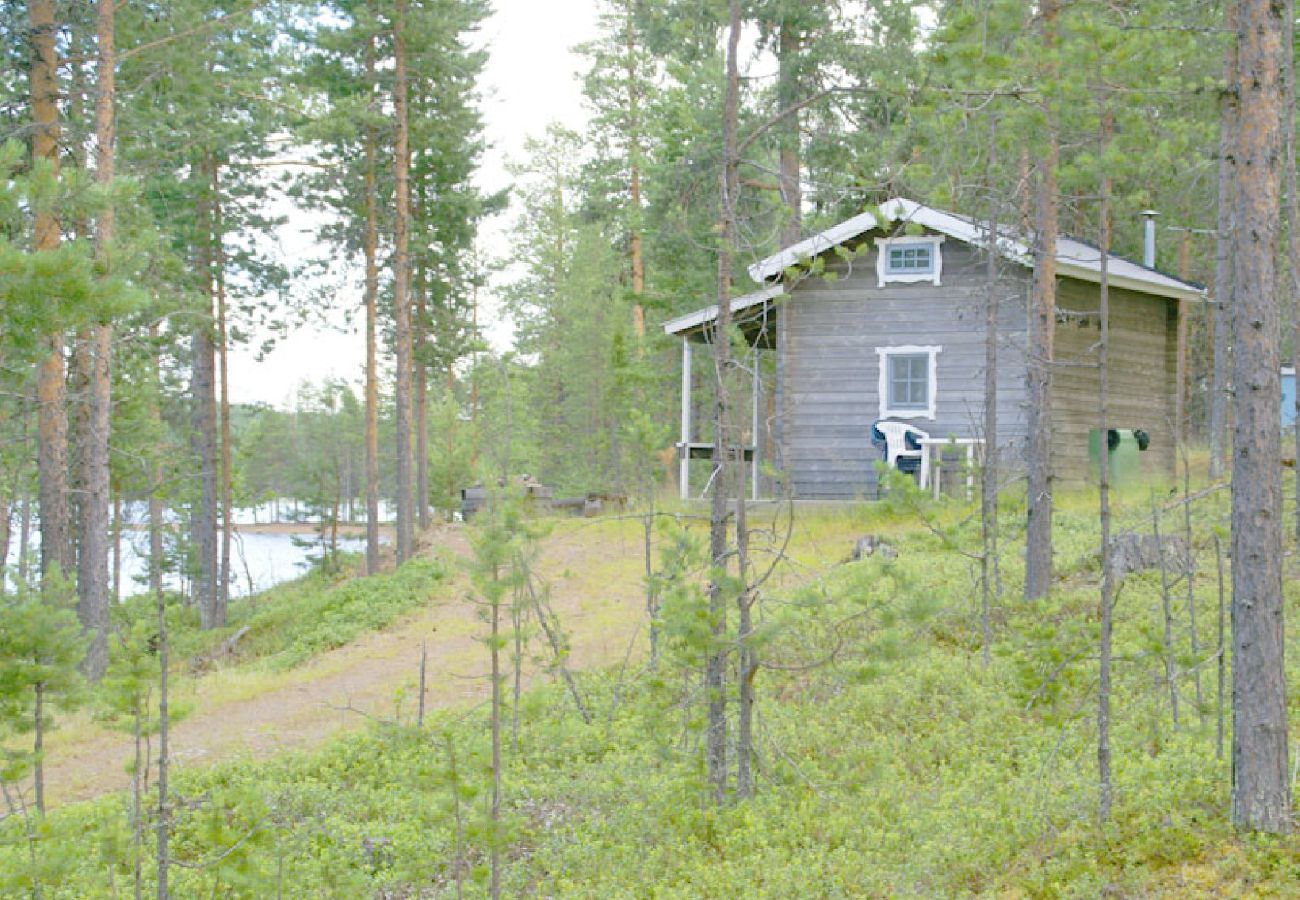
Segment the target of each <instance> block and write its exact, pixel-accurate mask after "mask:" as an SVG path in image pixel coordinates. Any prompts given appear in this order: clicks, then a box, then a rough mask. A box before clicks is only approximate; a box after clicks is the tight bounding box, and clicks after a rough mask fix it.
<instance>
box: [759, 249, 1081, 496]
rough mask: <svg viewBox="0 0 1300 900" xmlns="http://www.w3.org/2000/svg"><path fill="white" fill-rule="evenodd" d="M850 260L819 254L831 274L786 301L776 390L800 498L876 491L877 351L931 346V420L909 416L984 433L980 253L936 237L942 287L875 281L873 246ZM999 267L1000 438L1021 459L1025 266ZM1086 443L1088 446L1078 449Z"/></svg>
mask: <svg viewBox="0 0 1300 900" xmlns="http://www.w3.org/2000/svg"><path fill="white" fill-rule="evenodd" d="M862 246H863V247H869V248H870V250H869V251H867V252H863V253H862V254H861V255H860V256H856V257H855V258H854V259H853V260H852V261H851V262H847V261H844V260H835V261H834V262H830V261H829V260H830V259H833V257H828V264H827V270H828V271H830V272H832V273H834V280H827V279H825V278H822V277H818V276H813V277H810V278H807V279H806V280H804V281H803V282H801V283H800V284H798V285H797V286H795V287H794V288H793V291H792V293H791V295H790V296H789V297H788V298H787V299H786V300H785V301H784V303H785V304H786V308H785V310H784V320H785V322H786V323H788V327H789V346H788V357H789V358H788V360H787V362H786V365H785V368H786V371H785V373H783V374H784V377H785V379H786V381H785V386H786V387H787V388H788V390H789V392H790V397H789V401H788V410H789V416H790V423H789V425H790V432H789V435H788V436H787V441H788V448H789V459H788V460H787V461H786V462H785V466H784V468H785V469H786V474H787V477H788V478H789V480H790V484H791V487H792V489H793V492H794V496H795V497H796V498H797V499H802V500H822V499H871V498H874V497H875V496H876V473H875V465H874V464H875V463H876V461H878V460H880V459H881V458H882V456H881V454H880V452H879V451H877V450H876V449H875V447H873V446H872V444H871V426H872V423H874V422H875V421H876V420H877V419H878V418H879V397H878V394H877V391H878V388H877V385H878V381H879V372H880V369H879V366H880V357H879V356H878V355H877V354H876V348H877V347H887V346H902V345H909V344H911V345H919V346H929V345H938V346H941V347H942V348H943V349H942V351H941V352H940V353H939V355H938V360H937V370H938V371H937V381H938V390H937V409H936V418H935V419H933V420H931V419H926V418H915V419H907V420H904V421H908V422H910V423H911V424H914V425H915V426H916V427H918V428H920V429H922V430H924V431H927V432H929V433H930V434H931V435H932V436H934V437H946V436H949V435H953V436H957V437H970V436H974V435H977V434H978V433H979V432H980V430H981V429H982V421H983V409H984V317H985V309H986V305H985V304H986V303H987V296H988V289H987V284H986V280H985V271H984V261H983V255H982V254H981V253H980V252H979V251H977V250H975V249H973V248H971V247H969V246H967V245H965V244H962V243H960V242H958V241H955V240H953V239H951V238H950V239H948V240H946V241H945V242H944V243H943V244H942V254H943V270H942V284H941V285H939V286H935V285H933V284H888V285H886V286H884V287H880V286H878V285H877V278H876V249H875V246H874V242H872V241H871V240H870V236H869V237H868V241H867V242H866V243H865V244H863V245H862ZM1001 269H1002V283H1001V284H1000V286H999V290H1000V291H1001V298H1002V299H1001V305H1000V315H999V322H1000V328H999V333H1000V346H999V365H998V413H999V430H1000V434H999V443H1000V445H1002V446H1003V447H1006V446H1007V445H1012V447H1013V448H1014V450H1013V452H1012V453H1011V454H1007V455H1013V456H1015V457H1016V458H1019V457H1020V456H1021V455H1022V454H1023V445H1024V436H1025V407H1024V403H1025V355H1024V346H1025V303H1026V293H1027V290H1028V284H1029V275H1028V272H1027V271H1026V270H1024V269H1023V268H1021V267H1018V266H1014V265H1011V264H1005V265H1003V266H1002V267H1001ZM1085 449H1086V448H1085Z"/></svg>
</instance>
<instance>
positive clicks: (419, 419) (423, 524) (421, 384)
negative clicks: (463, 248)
mask: <svg viewBox="0 0 1300 900" xmlns="http://www.w3.org/2000/svg"><path fill="white" fill-rule="evenodd" d="M425 277H426V272H425V268H424V266H423V265H421V267H420V277H419V278H418V279H416V284H417V286H416V291H415V354H414V355H415V518H416V521H417V522H419V524H420V528H421V529H422V530H423V529H425V528H428V527H429V369H428V362H429V347H428V341H429V318H428V316H429V305H428V302H427V298H428V285H427V283H426V282H425ZM447 374H448V387H449V388H450V385H451V383H452V382H451V377H452V370H451V368H450V366H449V367H448V369H447ZM448 396H450V390H449V392H448ZM448 459H450V457H448Z"/></svg>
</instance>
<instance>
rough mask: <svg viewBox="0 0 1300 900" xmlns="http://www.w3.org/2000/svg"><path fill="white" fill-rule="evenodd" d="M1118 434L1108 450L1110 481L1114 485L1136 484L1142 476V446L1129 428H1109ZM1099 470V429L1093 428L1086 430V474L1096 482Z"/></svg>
mask: <svg viewBox="0 0 1300 900" xmlns="http://www.w3.org/2000/svg"><path fill="white" fill-rule="evenodd" d="M1111 430H1112V431H1114V432H1115V433H1116V435H1118V438H1119V440H1118V442H1117V443H1116V442H1115V441H1114V440H1112V443H1113V444H1114V446H1113V447H1112V448H1111V451H1110V483H1111V484H1112V485H1115V486H1117V487H1118V486H1122V485H1128V484H1136V483H1137V482H1138V481H1140V480H1141V478H1142V457H1141V453H1142V448H1141V447H1139V446H1138V439H1137V438H1136V437H1135V436H1134V435H1133V429H1131V428H1113V429H1111ZM1100 471H1101V429H1099V428H1094V429H1092V430H1091V431H1089V432H1088V475H1089V477H1090V478H1091V479H1092V480H1093V481H1094V482H1097V481H1099V480H1100V479H1099V478H1098V473H1099V472H1100Z"/></svg>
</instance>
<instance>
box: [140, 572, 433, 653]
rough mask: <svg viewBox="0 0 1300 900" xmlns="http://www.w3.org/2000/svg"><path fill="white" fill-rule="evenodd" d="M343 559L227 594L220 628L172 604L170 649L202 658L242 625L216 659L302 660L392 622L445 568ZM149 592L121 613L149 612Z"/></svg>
mask: <svg viewBox="0 0 1300 900" xmlns="http://www.w3.org/2000/svg"><path fill="white" fill-rule="evenodd" d="M357 568H358V566H357V565H356V563H355V562H352V561H349V563H348V564H345V566H344V568H343V570H342V571H341V572H340V573H337V574H330V573H326V572H323V571H320V570H315V571H312V572H309V573H308V574H306V575H304V576H303V577H301V578H297V579H294V580H293V581H288V582H285V583H284V584H280V585H277V586H275V587H273V588H271V589H269V590H266V591H263V592H261V593H258V594H254V595H253V596H251V597H246V598H240V599H236V600H232V601H231V603H230V606H229V610H228V615H227V624H226V627H224V628H218V629H213V630H210V631H203V630H201V629H200V628H199V618H198V610H197V609H196V608H194V607H190V606H182V605H179V604H174V605H172V606H171V607H170V608H169V610H168V628H169V638H170V640H171V643H172V648H173V650H174V657H175V658H177V659H181V660H203V659H206V658H209V657H211V656H212V654H213V653H214V652H215V651H216V650H217V648H220V647H221V646H222V645H223V644H224V643H225V642H226V641H227V640H228V639H229V638H230V637H231V636H232V635H234V634H236V633H238V632H240V631H243V630H244V629H247V630H246V631H244V633H243V635H242V636H241V637H240V638H239V640H238V641H237V642H236V643H235V645H234V653H233V655H232V656H231V658H229V659H218V660H215V662H217V663H219V664H229V663H231V662H235V663H243V662H250V661H259V662H262V663H264V664H265V665H267V666H268V667H269V668H271V669H277V670H283V669H288V668H292V667H294V666H297V665H300V664H302V663H304V662H306V661H307V660H309V659H311V658H312V657H313V656H316V655H318V654H320V653H323V652H325V651H327V650H332V649H334V648H336V647H341V646H343V645H344V644H347V643H350V642H351V641H353V640H355V639H356V638H358V637H360V636H361V635H363V634H366V633H368V632H371V631H378V630H380V629H383V628H387V627H388V626H389V625H392V624H393V623H394V622H396V621H397V620H398V619H400V618H401V617H402V616H403V615H405V614H406V613H408V612H410V611H411V610H413V609H415V608H417V607H419V606H421V605H424V604H427V603H428V602H429V600H430V597H431V595H432V594H433V593H434V592H435V591H436V590H437V588H438V586H439V585H440V584H441V583H443V582H444V581H445V580H446V579H447V577H448V574H449V568H448V566H447V565H446V564H445V563H443V562H441V561H438V560H432V559H416V560H412V561H410V562H408V563H406V564H405V565H403V566H402V567H401V568H400V569H398V570H396V571H395V572H391V573H387V574H381V575H372V576H369V577H362V576H359V575H357V574H356V572H357ZM151 604H152V600H151V599H150V598H147V597H135V598H132V600H130V601H128V603H127V604H124V612H125V614H126V615H127V616H129V617H132V616H144V617H148V616H152V615H153V608H152V605H151Z"/></svg>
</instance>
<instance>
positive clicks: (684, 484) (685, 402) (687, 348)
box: [677, 337, 691, 500]
mask: <svg viewBox="0 0 1300 900" xmlns="http://www.w3.org/2000/svg"><path fill="white" fill-rule="evenodd" d="M690 445H691V342H690V340H689V339H688V338H685V337H684V338H682V443H681V459H680V461H679V462H678V466H679V469H678V476H677V484H678V488H679V490H680V492H681V497H682V499H683V500H689V499H691V446H690Z"/></svg>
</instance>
